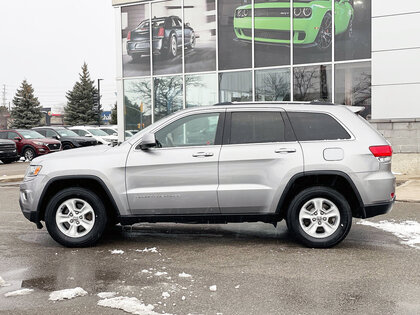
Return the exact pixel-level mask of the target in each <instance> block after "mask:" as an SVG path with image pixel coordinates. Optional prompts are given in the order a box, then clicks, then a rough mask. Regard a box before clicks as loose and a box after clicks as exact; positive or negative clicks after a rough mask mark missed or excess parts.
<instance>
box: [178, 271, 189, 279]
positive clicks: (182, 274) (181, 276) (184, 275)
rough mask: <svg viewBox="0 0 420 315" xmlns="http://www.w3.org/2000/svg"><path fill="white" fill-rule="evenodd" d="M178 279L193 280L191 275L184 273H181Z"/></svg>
mask: <svg viewBox="0 0 420 315" xmlns="http://www.w3.org/2000/svg"><path fill="white" fill-rule="evenodd" d="M178 277H180V278H191V275H190V274H188V273H185V272H183V273H180V274H179V275H178Z"/></svg>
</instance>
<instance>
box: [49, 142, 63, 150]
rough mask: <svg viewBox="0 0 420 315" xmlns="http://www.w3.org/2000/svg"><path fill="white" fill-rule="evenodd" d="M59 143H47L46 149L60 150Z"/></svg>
mask: <svg viewBox="0 0 420 315" xmlns="http://www.w3.org/2000/svg"><path fill="white" fill-rule="evenodd" d="M60 146H61V145H60V144H58V143H53V144H49V145H48V149H50V150H51V151H54V150H60Z"/></svg>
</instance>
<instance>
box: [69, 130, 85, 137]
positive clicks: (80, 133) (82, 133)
mask: <svg viewBox="0 0 420 315" xmlns="http://www.w3.org/2000/svg"><path fill="white" fill-rule="evenodd" d="M72 130H73V131H74V132H75V133H77V134H78V135H79V136H86V135H87V134H88V132H86V131H84V130H81V129H72Z"/></svg>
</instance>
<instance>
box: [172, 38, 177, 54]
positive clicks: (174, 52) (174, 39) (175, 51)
mask: <svg viewBox="0 0 420 315" xmlns="http://www.w3.org/2000/svg"><path fill="white" fill-rule="evenodd" d="M171 52H172V56H174V57H176V53H177V44H176V37H175V36H174V35H172V38H171Z"/></svg>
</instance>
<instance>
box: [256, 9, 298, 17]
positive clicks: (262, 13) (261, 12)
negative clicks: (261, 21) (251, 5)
mask: <svg viewBox="0 0 420 315" xmlns="http://www.w3.org/2000/svg"><path fill="white" fill-rule="evenodd" d="M254 16H255V17H290V9H289V8H267V9H255V11H254Z"/></svg>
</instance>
